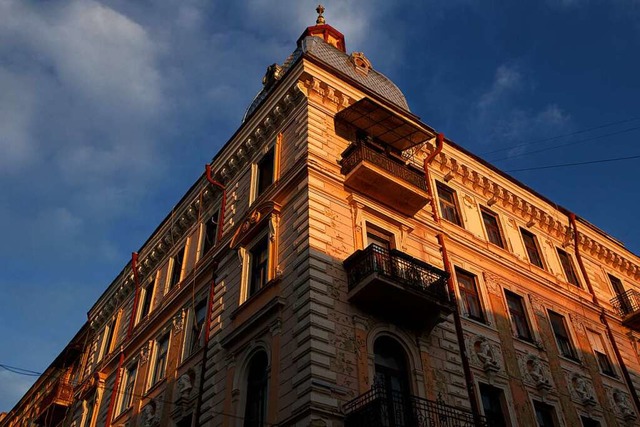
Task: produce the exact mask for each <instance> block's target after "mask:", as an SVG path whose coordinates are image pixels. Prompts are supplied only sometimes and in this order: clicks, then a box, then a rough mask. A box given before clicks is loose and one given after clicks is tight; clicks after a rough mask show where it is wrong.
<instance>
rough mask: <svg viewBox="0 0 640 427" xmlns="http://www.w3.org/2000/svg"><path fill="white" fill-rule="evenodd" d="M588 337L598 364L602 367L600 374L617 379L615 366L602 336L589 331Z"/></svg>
mask: <svg viewBox="0 0 640 427" xmlns="http://www.w3.org/2000/svg"><path fill="white" fill-rule="evenodd" d="M587 337H588V338H589V344H591V348H592V349H593V354H594V356H595V357H596V361H597V362H598V366H599V367H600V372H602V373H603V374H606V375H609V376H611V377H615V376H616V374H615V371H614V370H613V365H612V364H611V359H610V358H609V353H608V352H607V350H606V348H605V346H604V340H603V339H602V335H600V334H599V333H597V332H594V331H591V330H587Z"/></svg>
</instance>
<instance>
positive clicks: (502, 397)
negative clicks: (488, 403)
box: [478, 382, 512, 427]
mask: <svg viewBox="0 0 640 427" xmlns="http://www.w3.org/2000/svg"><path fill="white" fill-rule="evenodd" d="M483 389H484V390H486V391H491V392H497V393H498V396H497V398H498V402H497V403H498V405H499V407H500V413H501V415H502V419H504V426H505V427H506V426H511V425H512V423H511V417H510V415H511V414H510V413H509V407H508V404H507V400H506V399H507V397H506V393H505V390H504V389H503V388H501V387H496V386H495V385H492V384H486V383H483V382H478V396H479V397H480V405H481V406H482V413H483V414H484V416H485V417H487V421H489V422H491V420H492V419H493V418H490V416H489V415H487V412H486V411H487V409H486V407H485V404H484V398H483Z"/></svg>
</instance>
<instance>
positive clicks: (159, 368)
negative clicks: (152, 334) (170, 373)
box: [151, 334, 169, 386]
mask: <svg viewBox="0 0 640 427" xmlns="http://www.w3.org/2000/svg"><path fill="white" fill-rule="evenodd" d="M168 352H169V334H166V335H163V336H162V337H160V338H159V339H158V340H156V355H155V363H154V365H153V375H152V377H151V385H152V386H153V385H154V384H156V383H157V382H158V381H160V380H162V379H163V378H164V377H165V374H166V370H167V353H168Z"/></svg>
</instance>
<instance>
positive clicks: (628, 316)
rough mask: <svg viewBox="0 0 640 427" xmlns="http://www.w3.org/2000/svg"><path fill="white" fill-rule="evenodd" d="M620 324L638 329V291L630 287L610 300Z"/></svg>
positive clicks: (639, 293) (639, 304)
mask: <svg viewBox="0 0 640 427" xmlns="http://www.w3.org/2000/svg"><path fill="white" fill-rule="evenodd" d="M611 305H613V307H614V308H615V309H616V311H617V312H618V314H619V315H620V317H622V324H623V325H624V326H626V327H628V328H631V329H634V330H636V331H640V292H638V291H635V290H633V289H630V290H628V291H626V292H625V293H623V294H619V295H618V296H617V297H615V298H613V299H612V300H611Z"/></svg>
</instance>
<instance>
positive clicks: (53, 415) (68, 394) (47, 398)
mask: <svg viewBox="0 0 640 427" xmlns="http://www.w3.org/2000/svg"><path fill="white" fill-rule="evenodd" d="M71 403H73V386H72V385H71V383H70V382H69V381H68V379H67V378H66V375H62V376H60V377H59V378H58V379H57V380H55V381H54V382H53V383H52V384H50V385H49V387H47V390H45V392H44V395H43V397H42V401H41V403H40V411H39V414H38V420H46V422H47V425H51V426H55V425H57V424H58V423H59V422H60V421H62V419H63V418H64V416H65V414H66V410H67V407H69V406H70V405H71Z"/></svg>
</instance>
